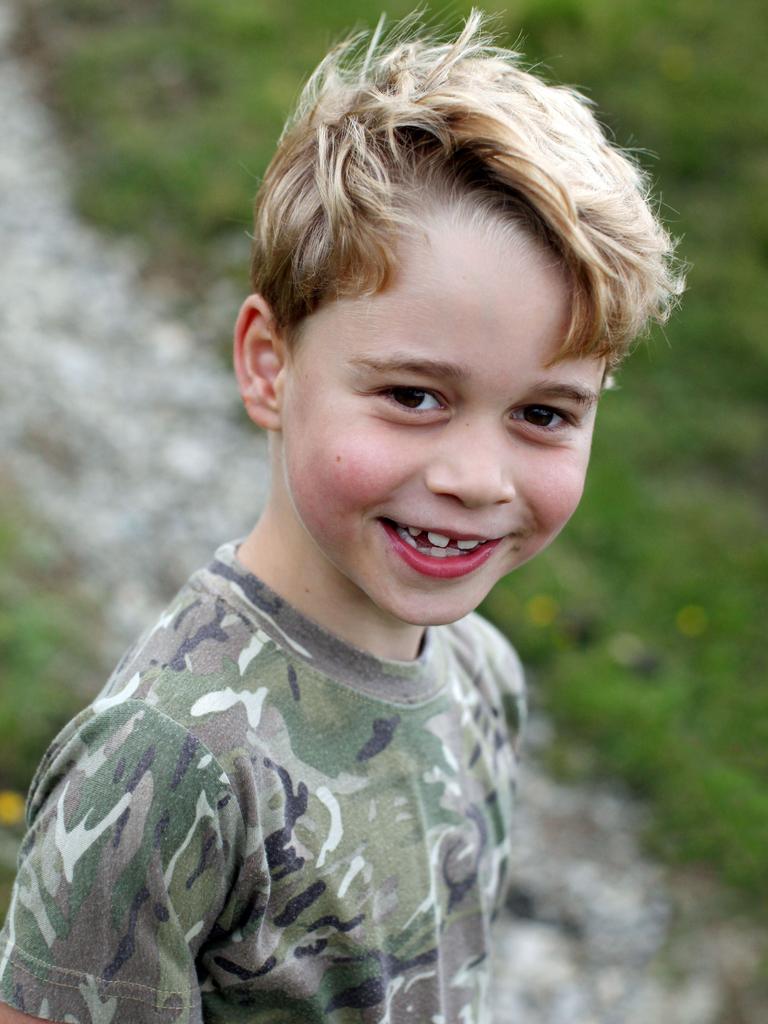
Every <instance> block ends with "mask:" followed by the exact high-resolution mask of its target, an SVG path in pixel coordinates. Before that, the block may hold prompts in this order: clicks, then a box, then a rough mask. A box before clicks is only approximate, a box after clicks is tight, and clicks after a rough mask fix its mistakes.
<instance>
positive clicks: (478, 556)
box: [381, 519, 501, 580]
mask: <svg viewBox="0 0 768 1024" xmlns="http://www.w3.org/2000/svg"><path fill="white" fill-rule="evenodd" d="M381 525H382V526H383V527H384V531H385V533H386V535H387V539H388V540H389V543H390V544H391V545H392V547H393V549H394V551H395V553H396V554H398V555H399V556H400V558H402V560H403V561H404V562H405V563H406V565H409V566H410V567H411V568H412V569H415V570H416V571H417V572H420V573H422V574H423V575H424V576H433V577H435V578H437V579H443V580H447V579H455V578H456V577H457V576H466V575H467V573H470V572H474V570H475V569H477V568H479V567H480V566H481V565H483V563H485V562H487V561H488V559H489V558H490V557H491V555H492V554H493V552H494V551H495V550H496V548H497V546H498V545H499V543H500V542H501V538H499V539H498V540H487V541H485V543H484V544H481V545H480V546H479V547H477V548H474V550H472V551H467V553H466V554H463V555H454V556H452V557H450V558H433V557H432V556H431V555H423V554H422V553H421V552H420V551H417V550H416V548H412V547H411V546H410V544H406V543H405V541H404V540H403V539H402V538H401V537H400V536H399V534H398V533H397V530H396V529H395V528H394V526H393V525H392V524H391V523H389V522H387V521H386V520H384V519H382V520H381Z"/></svg>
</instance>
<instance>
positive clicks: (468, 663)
mask: <svg viewBox="0 0 768 1024" xmlns="http://www.w3.org/2000/svg"><path fill="white" fill-rule="evenodd" d="M438 629H439V630H440V631H441V638H442V641H443V642H444V643H445V644H447V645H448V647H449V649H450V652H451V655H452V658H453V660H454V664H455V665H456V668H457V671H458V673H459V676H460V677H461V678H464V679H466V680H467V681H468V682H469V684H471V685H473V686H475V687H476V688H477V689H478V690H479V691H480V692H481V694H482V696H483V697H484V698H485V699H486V701H487V702H488V703H490V704H491V706H492V707H499V708H501V709H502V710H503V712H504V716H505V717H506V720H507V723H508V725H509V727H510V730H511V731H512V732H513V733H514V734H517V733H518V732H519V731H520V729H521V727H522V724H523V722H524V720H525V716H526V697H525V673H524V670H523V666H522V662H521V661H520V657H519V655H518V653H517V651H516V650H515V648H514V647H513V646H512V644H511V643H510V641H509V639H508V638H507V637H506V636H505V635H504V634H503V633H502V632H501V631H500V630H499V629H497V627H496V626H494V625H493V624H492V623H490V622H489V621H488V620H487V619H485V618H483V616H482V615H480V614H478V613H477V612H472V613H471V614H469V615H466V616H465V617H464V618H462V619H459V620H458V621H457V622H453V623H450V624H448V625H446V626H440V627H438Z"/></svg>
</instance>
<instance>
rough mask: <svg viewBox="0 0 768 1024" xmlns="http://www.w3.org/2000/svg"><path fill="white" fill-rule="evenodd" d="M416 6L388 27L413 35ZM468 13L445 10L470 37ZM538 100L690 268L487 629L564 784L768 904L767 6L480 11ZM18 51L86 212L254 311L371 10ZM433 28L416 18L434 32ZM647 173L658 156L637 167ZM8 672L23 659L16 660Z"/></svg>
mask: <svg viewBox="0 0 768 1024" xmlns="http://www.w3.org/2000/svg"><path fill="white" fill-rule="evenodd" d="M409 7H410V3H403V2H397V3H390V4H388V5H387V11H388V14H389V15H390V16H392V17H397V16H399V15H401V14H404V13H405V12H406V11H407V10H408V9H409ZM467 9H468V5H465V4H455V5H453V6H452V7H451V8H450V10H451V11H453V12H454V13H456V14H462V13H465V12H466V11H467ZM486 9H488V10H491V11H494V10H495V11H498V12H499V19H500V21H499V24H500V26H501V27H502V28H503V30H504V32H505V33H506V36H507V38H508V40H509V41H511V42H512V43H514V42H515V41H516V40H518V39H520V38H522V40H523V46H524V49H525V51H526V54H527V56H528V58H529V59H530V60H531V61H532V62H535V61H540V62H542V63H543V65H544V69H545V72H546V74H547V75H548V77H550V79H554V80H556V81H561V82H566V83H576V84H578V85H579V86H581V87H582V88H584V89H585V90H586V91H587V92H588V94H589V95H591V96H593V97H594V98H595V99H596V101H597V102H598V103H599V107H600V109H601V111H603V110H604V111H607V113H605V114H604V115H603V114H601V116H602V117H603V119H604V121H605V122H606V123H607V125H608V127H609V128H610V130H611V131H612V133H613V136H614V138H615V139H616V141H617V142H618V143H619V144H621V145H624V146H629V147H637V146H642V147H643V149H642V150H641V151H640V154H639V156H640V159H641V160H642V162H643V163H644V165H645V166H646V167H647V168H648V169H649V170H650V172H651V174H652V175H653V176H654V178H656V179H657V184H658V187H659V191H660V193H661V195H662V197H663V207H662V212H663V213H664V216H665V218H666V220H667V221H668V223H669V224H670V226H671V229H672V230H673V232H674V233H675V234H676V235H679V236H682V238H683V242H682V247H681V253H682V255H683V257H684V258H686V259H688V260H690V261H691V263H692V271H691V274H690V288H689V292H688V294H687V296H686V297H685V299H684V304H683V308H682V310H681V312H680V313H679V314H678V315H677V317H676V318H675V319H674V321H673V322H672V323H671V324H670V325H669V326H668V328H667V329H666V332H665V334H663V335H662V334H661V333H658V334H656V335H654V337H653V338H652V339H651V340H650V342H648V343H647V344H645V345H643V346H642V347H641V348H639V350H638V351H637V353H636V354H635V355H634V357H633V359H632V360H631V361H630V363H629V364H628V366H627V367H626V369H625V370H624V371H622V374H621V389H620V390H619V391H618V392H616V393H610V394H608V395H607V396H606V397H605V399H604V401H603V408H602V409H601V413H600V417H599V419H600V422H599V427H598V435H597V438H596V442H595V455H594V461H593V468H592V470H591V476H590V480H589V483H588V487H587V492H586V495H585V498H584V502H583V504H582V507H581V509H580V511H579V512H578V514H577V516H576V517H575V519H574V521H573V523H572V524H571V525H570V526H569V527H568V529H567V531H566V533H565V534H564V536H563V537H562V538H561V539H560V540H559V541H558V542H557V544H556V545H555V547H554V548H553V549H552V550H551V551H549V552H547V553H545V554H544V555H542V556H541V557H540V558H538V559H537V560H535V561H534V562H533V563H532V564H531V565H530V566H527V567H525V568H524V569H522V570H520V571H519V572H518V573H516V574H515V575H514V576H513V577H511V578H509V579H507V580H506V581H504V582H502V583H501V584H500V585H499V586H498V587H497V588H496V590H495V591H494V593H493V594H492V595H491V597H490V598H489V599H488V601H487V604H486V611H487V613H488V614H489V615H490V616H491V617H492V618H494V619H495V620H496V621H497V622H498V623H500V624H501V625H502V626H503V627H504V628H505V629H506V630H507V632H508V633H509V634H510V635H511V636H512V637H513V638H514V640H515V642H516V644H517V645H518V647H519V649H520V651H521V654H522V656H523V658H524V659H525V660H526V662H527V663H528V664H529V665H530V666H531V668H532V674H533V676H534V678H535V680H536V682H537V687H536V694H537V699H539V700H541V701H542V702H543V703H544V704H545V705H546V707H547V709H548V710H549V711H550V713H552V714H553V715H554V716H555V718H556V719H557V720H558V722H559V723H560V724H561V725H562V726H563V728H562V729H561V730H560V733H561V735H568V736H569V737H572V738H573V740H575V741H576V742H578V743H579V744H580V746H579V748H578V750H579V754H578V756H576V753H575V751H576V749H577V748H576V747H574V746H572V745H571V741H570V740H569V744H567V745H566V744H564V743H562V742H561V743H560V744H559V745H558V746H557V747H556V748H555V751H554V754H553V758H554V759H555V760H556V761H557V762H558V764H559V765H560V767H561V768H562V769H563V770H567V771H570V772H577V771H578V772H579V773H583V772H584V771H587V772H588V773H592V772H595V773H599V772H602V773H605V772H608V773H619V774H621V775H622V776H623V777H624V778H625V779H627V780H628V781H629V782H630V783H631V784H632V785H633V786H634V787H635V788H636V789H637V790H638V791H639V792H641V793H642V794H644V795H645V796H647V797H649V798H650V799H651V800H652V801H653V805H654V807H655V822H656V823H655V826H654V831H653V835H652V837H651V839H652V841H653V842H654V844H655V846H656V848H657V849H658V850H659V851H660V852H662V853H663V854H664V855H665V856H667V857H669V858H671V859H673V860H677V861H680V862H703V863H707V864H709V865H711V867H712V868H713V870H715V871H716V872H717V873H718V874H719V875H720V876H721V877H722V878H723V879H725V880H726V881H728V882H729V883H731V884H733V885H734V886H735V887H737V888H738V889H739V890H740V891H742V892H743V893H744V894H746V896H747V897H748V899H749V900H751V901H752V906H753V907H754V908H755V912H756V913H759V912H761V911H760V909H759V908H761V907H763V908H764V907H765V906H766V905H768V904H767V903H766V897H767V896H768V870H766V868H768V857H767V856H766V851H767V850H768V785H767V784H768V758H766V753H765V751H766V748H767V747H768V690H767V689H766V687H765V682H766V679H767V677H768V672H767V671H766V669H767V668H768V665H767V664H766V661H767V659H766V648H765V641H764V631H765V619H766V610H767V609H766V582H767V579H768V543H767V542H766V518H767V517H766V495H767V492H768V487H767V485H766V479H767V476H768V474H767V473H766V470H768V458H767V457H766V451H768V446H767V445H766V441H767V440H768V439H767V438H766V395H767V394H768V344H767V343H766V336H765V332H766V317H765V310H764V306H763V302H764V300H763V299H762V297H761V296H762V295H763V294H764V282H765V277H766V262H768V203H766V196H765V180H766V172H767V171H768V146H767V145H766V143H767V141H768V139H767V136H768V120H767V119H766V117H765V111H766V109H768V80H767V79H766V76H765V73H764V40H765V38H766V37H767V32H768V9H766V7H765V5H764V4H763V3H762V0H738V2H737V3H732V4H729V5H722V4H718V3H715V2H714V0H695V2H694V0H671V2H664V3H662V2H661V0H649V2H646V3H644V4H642V5H640V4H633V5H622V4H616V3H614V2H612V0H519V2H516V3H515V2H509V3H504V4H501V3H499V4H489V5H486ZM26 10H27V18H26V22H25V25H24V31H23V32H22V34H21V37H20V45H21V46H22V47H23V48H24V49H26V50H27V51H28V52H30V53H32V54H33V55H34V56H36V57H37V59H38V60H39V62H40V66H41V67H42V68H43V70H44V72H45V75H46V83H47V94H48V97H49V100H50V102H51V103H52V104H53V105H54V106H55V108H56V110H57V112H58V114H59V117H60V119H61V123H62V124H63V125H64V127H65V128H66V131H67V134H68V137H69V139H70V141H71V144H72V147H73V150H74V152H75V154H76V156H77V158H78V162H77V166H78V182H77V184H76V187H77V199H78V203H79V206H80V209H81V210H82V212H83V213H84V214H85V215H86V216H88V217H89V218H91V219H92V220H93V221H94V222H96V223H97V224H99V225H101V226H102V227H104V228H106V229H110V230H115V231H121V232H130V233H132V234H138V235H139V236H140V237H142V238H143V239H144V240H145V242H146V243H147V247H148V251H149V252H150V253H151V267H152V269H153V270H154V271H155V272H163V273H169V274H172V275H174V276H175V277H176V278H177V279H178V280H180V281H182V282H183V283H184V284H185V286H186V287H188V288H190V289H191V290H193V291H194V290H196V289H198V288H199V289H202V288H204V287H205V286H206V285H207V284H208V283H210V282H212V281H215V280H218V279H220V278H222V277H231V278H232V279H233V280H234V281H236V282H237V284H238V286H240V287H242V288H243V289H245V287H246V280H247V277H246V265H247V241H246V237H245V235H246V232H247V230H248V226H249V207H250V202H251V198H252V195H253V193H254V191H255V189H256V187H257V184H258V176H259V174H260V173H261V172H262V171H263V169H264V167H265V165H266V162H267V160H268V158H269V156H270V154H271V151H272V148H273V145H274V141H275V139H276V137H277V135H278V134H279V131H280V128H281V126H282V122H283V118H284V116H285V113H286V112H287V110H288V108H289V107H290V105H291V103H292V101H293V99H294V98H295V96H296V94H297V92H298V89H299V87H300V84H301V82H302V80H303V79H304V78H305V76H306V74H307V73H308V71H309V70H310V69H311V68H312V67H313V66H314V64H315V63H316V62H317V60H318V59H319V58H320V56H321V55H322V54H323V53H324V52H325V50H326V49H327V47H328V45H329V44H330V43H331V42H332V41H333V40H334V39H336V38H338V37H339V35H340V34H341V33H342V32H343V31H344V30H345V29H347V28H349V27H351V26H354V25H355V24H366V25H368V26H371V25H373V24H374V23H375V21H376V19H377V17H378V14H379V6H378V3H373V2H371V0H359V2H356V3H354V4H352V3H351V2H342V0H331V2H328V3H324V4H318V3H316V2H314V0H286V2H284V3H282V4H279V5H274V4H270V3H267V2H266V0H219V2H217V3H216V4H211V3H203V2H202V0H165V2H162V3H160V2H151V3H150V2H149V0H132V2H131V3H130V4H129V3H128V2H126V0H123V2H121V3H113V4H110V5H105V4H104V3H103V2H101V0H56V3H55V4H54V3H53V2H52V0H34V2H33V0H30V2H29V3H28V4H27V7H26ZM443 10H444V8H443V7H442V6H441V7H434V8H432V7H429V8H428V12H429V14H430V16H432V15H439V14H441V13H442V12H443ZM653 153H657V154H659V158H658V160H657V159H656V158H655V157H654V156H652V155H651V154H653ZM19 657H22V655H21V654H20V655H19Z"/></svg>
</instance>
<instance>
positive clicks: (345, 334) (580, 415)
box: [239, 215, 604, 658]
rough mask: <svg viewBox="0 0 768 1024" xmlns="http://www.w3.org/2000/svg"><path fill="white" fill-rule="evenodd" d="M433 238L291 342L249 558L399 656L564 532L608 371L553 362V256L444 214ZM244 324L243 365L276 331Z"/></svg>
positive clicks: (408, 249)
mask: <svg viewBox="0 0 768 1024" xmlns="http://www.w3.org/2000/svg"><path fill="white" fill-rule="evenodd" d="M425 234H426V238H425V239H424V238H423V237H421V236H420V238H419V239H418V240H416V239H411V240H408V241H407V242H404V244H403V247H402V250H401V261H400V264H399V271H398V275H397V277H396V279H395V280H394V281H393V282H392V284H391V285H390V286H389V287H388V288H387V289H385V290H384V291H383V292H380V293H378V294H377V295H375V296H373V297H359V298H351V299H342V300H339V301H336V302H329V303H328V304H326V305H325V306H323V307H321V309H320V310H318V311H317V312H316V313H314V314H313V315H312V316H310V317H309V318H308V319H307V320H306V321H305V323H304V324H303V326H302V329H301V332H300V336H299V338H298V340H297V342H296V347H295V349H294V351H293V352H292V353H291V355H290V356H289V357H288V358H287V359H285V360H283V358H282V355H281V349H280V347H279V344H278V346H277V357H276V359H275V360H274V363H273V366H274V368H275V370H276V373H277V376H276V379H274V386H275V393H274V402H273V405H274V409H275V412H274V414H273V416H272V418H271V420H270V421H269V423H268V425H270V426H272V427H273V429H274V430H275V445H274V449H273V481H272V486H273V490H272V494H271V497H270V501H269V504H268V507H267V510H266V512H265V514H264V516H263V517H262V520H261V521H260V523H259V525H258V526H257V527H256V529H255V530H254V533H253V534H252V535H251V537H250V538H249V539H248V541H246V543H245V544H244V545H243V547H242V548H241V557H242V558H243V560H244V561H245V562H246V564H248V565H249V567H251V568H252V569H253V570H254V571H256V572H257V573H259V574H260V575H262V577H264V578H265V580H266V582H267V583H269V584H270V585H272V586H273V588H274V589H275V590H277V592H278V593H280V594H282V595H283V596H284V597H286V598H287V599H288V600H289V601H291V602H292V603H293V604H295V605H296V606H297V607H298V608H299V609H300V610H302V611H303V612H304V613H305V614H307V615H309V616H310V617H311V618H314V619H315V620H317V621H319V622H320V623H321V624H322V625H324V626H326V627H327V628H329V629H330V630H332V631H333V632H336V633H338V634H340V635H341V636H343V637H345V638H346V639H348V640H350V641H351V642H353V643H356V644H357V645H358V646H361V647H363V648H366V649H368V650H371V651H373V652H374V653H377V654H379V655H382V656H389V657H395V658H397V657H400V658H408V657H413V656H414V655H415V653H416V651H417V649H418V643H419V641H420V639H421V635H422V632H423V627H424V626H425V625H427V624H437V623H445V622H452V621H454V620H456V619H458V618H460V617H461V616H463V615H465V614H467V613H468V612H470V611H472V610H473V609H474V608H475V607H476V606H477V605H478V604H479V603H480V601H481V600H482V599H483V598H484V597H485V596H486V594H487V593H488V591H489V590H490V589H491V587H492V586H493V585H494V583H496V581H497V580H499V579H500V578H501V577H502V576H504V575H506V574H507V573H509V572H511V571H512V570H513V569H515V568H517V567H518V566H519V565H521V564H522V563H523V562H525V561H527V560H528V559H529V558H532V557H533V556H534V555H535V554H536V553H537V552H538V551H540V550H541V549H542V548H543V547H545V546H546V545H547V544H548V543H549V542H550V541H551V540H552V539H553V538H554V537H555V536H556V534H557V533H558V532H559V531H560V530H561V528H562V527H563V526H564V525H565V523H566V521H567V520H568V518H569V517H570V516H571V514H572V513H573V511H574V510H575V508H576V506H577V504H578V502H579V498H580V497H581V493H582V489H583V485H584V478H585V474H586V469H587V463H588V459H589V450H590V443H591V439H592V430H593V425H594V419H595V407H596V401H597V396H598V394H599V391H600V386H601V381H602V377H603V371H604V363H603V361H602V360H597V359H570V360H566V361H564V362H560V363H556V364H555V365H554V366H548V365H547V364H548V363H549V361H550V360H551V359H552V357H553V356H554V355H555V353H556V352H557V350H558V349H559V347H560V345H561V342H562V339H563V337H564V332H565V330H566V327H567V320H568V310H569V294H568V288H567V285H566V281H565V279H564V276H563V273H562V271H561V270H560V269H559V268H558V267H557V266H556V265H555V261H554V258H552V257H551V256H550V255H549V254H548V253H546V252H545V251H543V250H542V249H541V248H540V246H539V245H538V243H536V242H533V241H531V240H529V239H528V238H527V237H526V236H524V235H523V234H520V235H511V234H510V233H509V231H506V232H504V233H502V232H501V231H494V230H492V229H490V228H489V227H484V226H479V225H476V224H474V225H473V224H470V223H468V222H467V221H462V220H457V219H456V218H449V217H448V216H447V215H445V216H440V217H435V218H433V219H431V220H430V221H429V222H428V224H426V226H425ZM241 324H242V327H241V328H240V338H239V345H240V346H241V351H242V350H243V349H247V346H248V344H249V338H250V339H251V341H252V340H253V338H254V337H259V336H260V335H261V336H262V344H263V343H264V342H263V336H264V335H265V334H266V333H268V328H267V322H266V320H265V319H264V317H263V316H260V315H259V314H258V313H257V314H256V316H255V317H251V318H248V317H246V318H245V319H244V318H243V316H242V315H241ZM243 365H244V363H243V360H242V359H240V366H239V374H240V382H241V387H242V388H243V390H244V393H245V391H246V388H245V387H244V386H243V385H244V382H245V381H246V380H247V376H248V373H247V371H246V370H244V369H243ZM270 387H271V384H270ZM246 404H248V403H247V402H246ZM251 414H252V415H253V416H254V418H255V419H257V420H258V419H259V416H258V414H254V412H253V410H251ZM260 421H261V420H260ZM261 422H263V421H261Z"/></svg>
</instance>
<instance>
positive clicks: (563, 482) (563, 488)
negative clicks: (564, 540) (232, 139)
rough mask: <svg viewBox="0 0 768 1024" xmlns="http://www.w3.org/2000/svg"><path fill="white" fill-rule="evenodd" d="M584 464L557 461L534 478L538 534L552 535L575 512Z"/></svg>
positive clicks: (582, 488)
mask: <svg viewBox="0 0 768 1024" xmlns="http://www.w3.org/2000/svg"><path fill="white" fill-rule="evenodd" d="M585 472H586V463H585V462H584V461H583V460H580V459H579V460H567V461H565V460H564V461H560V462H558V463H557V464H556V465H553V466H551V467H550V469H549V471H548V472H547V473H544V474H541V475H540V476H539V479H538V485H537V489H536V494H535V495H534V496H533V504H534V508H535V515H536V519H537V522H538V525H539V527H540V528H541V531H542V533H544V534H546V535H547V536H548V537H550V538H551V537H554V536H555V535H556V534H557V533H559V532H560V530H561V529H562V528H563V527H564V526H565V524H566V523H567V522H568V520H569V519H570V518H571V516H572V515H573V513H574V512H575V511H576V509H577V507H578V504H579V501H580V500H581V495H582V493H583V490H584V478H585Z"/></svg>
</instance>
